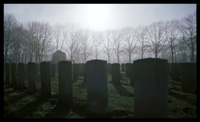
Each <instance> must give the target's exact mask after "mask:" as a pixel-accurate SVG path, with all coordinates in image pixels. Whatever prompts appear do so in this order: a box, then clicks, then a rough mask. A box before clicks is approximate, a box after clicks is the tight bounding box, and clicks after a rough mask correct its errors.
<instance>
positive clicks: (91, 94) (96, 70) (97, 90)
mask: <svg viewBox="0 0 200 122" xmlns="http://www.w3.org/2000/svg"><path fill="white" fill-rule="evenodd" d="M86 73H87V101H88V102H87V103H88V104H87V108H88V110H89V111H90V112H93V113H95V114H98V115H103V114H105V113H106V112H107V111H108V90H107V62H106V61H104V60H91V61H88V62H87V63H86Z"/></svg>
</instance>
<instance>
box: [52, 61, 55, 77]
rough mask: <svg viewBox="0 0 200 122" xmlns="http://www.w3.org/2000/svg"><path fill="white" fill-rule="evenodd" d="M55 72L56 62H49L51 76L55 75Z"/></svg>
mask: <svg viewBox="0 0 200 122" xmlns="http://www.w3.org/2000/svg"><path fill="white" fill-rule="evenodd" d="M55 72H56V64H51V76H53V77H54V76H55Z"/></svg>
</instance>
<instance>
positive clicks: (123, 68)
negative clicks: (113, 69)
mask: <svg viewBox="0 0 200 122" xmlns="http://www.w3.org/2000/svg"><path fill="white" fill-rule="evenodd" d="M121 71H122V72H125V64H123V63H122V64H121Z"/></svg>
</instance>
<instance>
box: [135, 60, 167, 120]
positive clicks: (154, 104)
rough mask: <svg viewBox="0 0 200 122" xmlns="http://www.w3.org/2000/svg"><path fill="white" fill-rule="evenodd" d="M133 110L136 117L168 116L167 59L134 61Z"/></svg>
mask: <svg viewBox="0 0 200 122" xmlns="http://www.w3.org/2000/svg"><path fill="white" fill-rule="evenodd" d="M134 68H135V73H136V75H135V81H134V108H135V109H134V110H135V117H136V118H168V81H167V60H165V59H154V58H147V59H140V60H136V61H134Z"/></svg>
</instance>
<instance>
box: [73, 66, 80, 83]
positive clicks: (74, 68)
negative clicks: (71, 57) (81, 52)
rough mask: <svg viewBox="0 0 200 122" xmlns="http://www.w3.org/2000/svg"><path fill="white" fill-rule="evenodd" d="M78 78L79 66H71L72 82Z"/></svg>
mask: <svg viewBox="0 0 200 122" xmlns="http://www.w3.org/2000/svg"><path fill="white" fill-rule="evenodd" d="M78 78H79V64H73V81H74V82H75V81H77V80H78Z"/></svg>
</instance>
